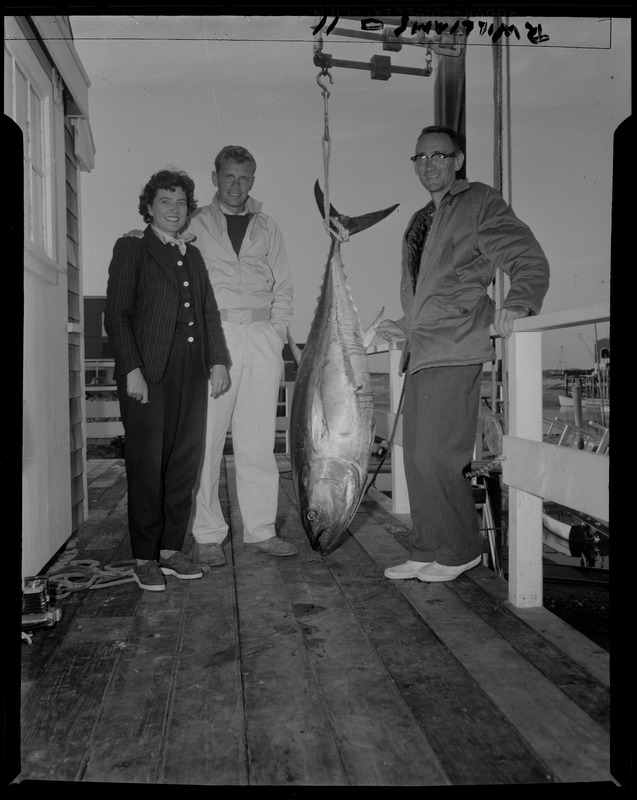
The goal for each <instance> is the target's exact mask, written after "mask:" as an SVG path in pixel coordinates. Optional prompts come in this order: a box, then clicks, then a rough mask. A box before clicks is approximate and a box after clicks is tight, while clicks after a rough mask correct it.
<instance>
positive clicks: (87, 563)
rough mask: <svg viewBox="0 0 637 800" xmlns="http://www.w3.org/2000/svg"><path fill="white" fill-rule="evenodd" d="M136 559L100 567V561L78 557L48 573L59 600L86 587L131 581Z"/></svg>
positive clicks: (91, 587)
mask: <svg viewBox="0 0 637 800" xmlns="http://www.w3.org/2000/svg"><path fill="white" fill-rule="evenodd" d="M134 565H135V562H134V561H119V562H115V563H113V564H107V565H106V566H104V567H100V562H99V561H94V560H93V559H90V558H88V559H76V560H74V561H71V562H69V563H68V564H66V565H65V566H64V567H60V568H59V570H58V571H56V570H55V569H54V570H52V571H51V572H50V573H48V574H47V578H48V579H49V584H50V586H51V588H52V590H53V592H54V593H55V596H56V598H57V599H58V600H63V599H64V598H66V597H68V596H69V595H70V594H72V593H73V592H81V591H84V590H85V589H107V588H109V587H110V586H118V585H120V584H124V583H131V582H132V581H134V580H135V579H134V578H133V567H134Z"/></svg>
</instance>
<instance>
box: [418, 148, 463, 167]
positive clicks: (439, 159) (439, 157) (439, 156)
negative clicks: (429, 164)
mask: <svg viewBox="0 0 637 800" xmlns="http://www.w3.org/2000/svg"><path fill="white" fill-rule="evenodd" d="M459 152H460V151H459V150H455V151H454V152H453V153H432V154H431V155H430V156H428V155H425V153H416V155H415V156H412V157H411V160H412V161H420V162H422V161H425V162H426V161H429V159H431V160H432V161H433V162H434V164H438V165H440V164H444V163H445V160H446V159H447V158H453V156H457V155H458V153H459Z"/></svg>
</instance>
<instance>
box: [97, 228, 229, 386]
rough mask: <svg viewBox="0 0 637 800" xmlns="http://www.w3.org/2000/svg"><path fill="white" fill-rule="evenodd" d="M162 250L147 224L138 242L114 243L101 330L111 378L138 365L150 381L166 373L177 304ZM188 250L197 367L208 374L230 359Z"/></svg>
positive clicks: (202, 269)
mask: <svg viewBox="0 0 637 800" xmlns="http://www.w3.org/2000/svg"><path fill="white" fill-rule="evenodd" d="M166 247H167V246H166V245H165V244H164V243H163V242H162V241H161V240H160V239H159V237H158V236H156V235H155V234H154V233H153V231H152V229H151V227H150V225H149V226H148V227H147V228H146V230H145V231H144V235H143V238H141V239H140V238H137V237H135V236H124V237H122V238H121V239H118V240H117V241H116V242H115V247H114V249H113V258H112V259H111V264H110V267H109V269H108V286H107V289H106V304H105V307H104V327H105V329H106V333H107V334H108V338H109V342H110V344H111V347H112V348H113V353H114V356H115V378H116V379H117V378H121V377H123V376H125V375H127V374H128V373H129V372H130V371H131V370H133V369H135V368H136V367H141V370H142V374H143V375H144V378H145V379H146V380H147V381H148V382H149V383H158V382H159V381H160V380H161V378H162V376H163V374H164V371H165V369H166V365H167V363H168V355H169V353H170V347H171V344H172V340H173V336H174V333H175V325H176V322H177V312H178V310H179V301H180V294H179V285H178V282H177V277H176V275H175V272H174V269H173V266H172V264H171V262H170V259H169V258H168V256H167V253H166ZM187 248H188V250H187V256H188V259H189V260H188V264H189V266H190V269H191V273H192V285H191V287H190V288H191V293H192V299H193V309H194V315H195V319H196V320H197V323H198V325H199V328H200V330H201V334H202V341H203V348H202V353H203V359H202V369H203V370H204V371H205V373H206V375H208V374H209V372H210V368H211V367H212V366H214V365H215V364H224V365H226V366H227V365H228V364H229V361H230V357H229V354H228V349H227V347H226V340H225V337H224V335H223V328H222V327H221V321H220V317H219V311H218V309H217V302H216V300H215V296H214V292H213V290H212V286H211V285H210V280H209V278H208V272H207V270H206V265H205V263H204V260H203V258H202V257H201V253H200V252H199V250H198V249H197V248H196V247H194V246H193V245H190V244H189V245H187Z"/></svg>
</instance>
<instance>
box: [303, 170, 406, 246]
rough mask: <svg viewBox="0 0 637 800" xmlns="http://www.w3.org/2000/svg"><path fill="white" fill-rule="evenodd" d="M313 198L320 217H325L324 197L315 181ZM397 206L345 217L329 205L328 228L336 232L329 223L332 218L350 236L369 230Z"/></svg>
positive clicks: (397, 204) (334, 227)
mask: <svg viewBox="0 0 637 800" xmlns="http://www.w3.org/2000/svg"><path fill="white" fill-rule="evenodd" d="M314 197H315V198H316V203H317V205H318V207H319V211H320V212H321V215H322V216H323V217H325V196H324V195H323V191H322V189H321V187H320V186H319V182H318V181H316V183H315V184H314ZM399 205H400V204H399V203H396V205H394V206H390V207H389V208H384V209H383V210H382V211H372V212H371V213H369V214H361V216H359V217H347V216H345V214H339V213H338V211H337V210H336V209H335V208H334V206H333V205H332V204H331V203H330V227H331V228H332V229H333V230H334V231H336V230H337V229H336V226H335V225H334V224H333V223H332V221H331V220H332V218H336V219H337V220H338V221H339V222H340V224H341V225H343V226H344V227H345V228H346V229H347V231H348V233H349V234H350V236H351V235H353V234H354V233H358V232H359V231H364V230H365V229H366V228H371V226H372V225H375V224H376V223H377V222H380V221H381V219H385V217H387V216H389V215H390V214H391V212H392V211H395V210H396V209H397V208H398V206H399Z"/></svg>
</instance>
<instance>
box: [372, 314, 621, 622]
mask: <svg viewBox="0 0 637 800" xmlns="http://www.w3.org/2000/svg"><path fill="white" fill-rule="evenodd" d="M609 319H610V303H598V304H596V305H592V306H586V307H583V308H572V309H567V310H565V311H557V312H551V313H548V314H542V315H539V316H535V317H527V318H525V319H520V320H517V321H516V322H515V323H514V328H513V329H514V333H513V334H512V335H511V337H510V338H509V339H508V341H507V345H506V346H507V362H508V375H506V376H504V379H505V380H507V381H508V402H509V431H508V435H506V436H504V440H503V455H504V460H503V462H502V479H503V482H504V483H505V484H506V485H507V486H508V487H509V529H508V546H509V575H508V579H509V600H510V602H511V603H512V604H513V605H514V606H516V607H518V608H523V607H534V606H541V605H542V507H543V502H544V500H550V501H553V502H556V503H560V504H561V505H564V506H567V507H569V508H574V509H577V510H578V511H582V512H584V513H586V514H589V515H590V516H592V517H595V518H597V519H599V520H603V521H605V522H607V521H608V518H609V489H608V475H609V462H608V457H607V456H600V455H598V454H595V453H591V452H587V451H583V450H577V449H573V448H569V447H558V446H557V445H555V444H546V443H544V442H543V441H542V432H543V421H542V333H543V332H544V331H550V330H558V329H562V328H571V327H575V326H578V325H587V324H592V323H596V322H604V321H607V320H609ZM369 352H370V354H373V353H381V352H385V353H386V352H389V359H390V366H389V384H390V411H389V412H382V411H381V412H377V413H376V419H377V433H378V434H379V435H382V436H384V435H385V431H391V428H392V426H393V422H394V419H395V412H396V409H397V407H398V401H399V398H400V391H401V387H402V378H401V377H399V376H398V365H399V363H400V350H398V349H397V348H396V347H391V346H390V347H389V348H388V347H387V346H385V345H380V346H378V347H375V348H370V351H369ZM396 441H397V442H400V443H402V432H401V428H400V425H399V426H398V427H397V436H396ZM401 456H402V447H401V446H400V444H398V445H394V448H393V452H392V490H393V491H396V492H397V494H396V495H395V497H393V498H392V501H393V506H392V507H393V510H394V511H396V512H398V513H406V512H408V511H409V503H408V499H407V495H406V488H405V482H404V469H403V466H402V457H401ZM394 487H395V488H394Z"/></svg>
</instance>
